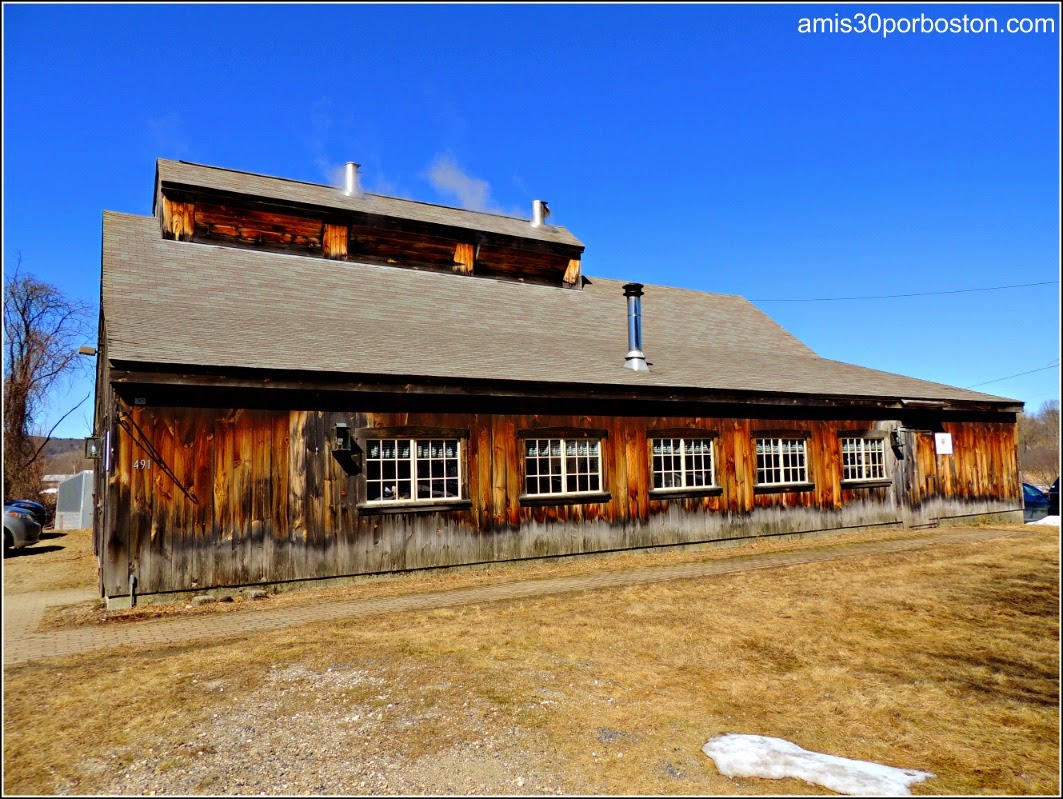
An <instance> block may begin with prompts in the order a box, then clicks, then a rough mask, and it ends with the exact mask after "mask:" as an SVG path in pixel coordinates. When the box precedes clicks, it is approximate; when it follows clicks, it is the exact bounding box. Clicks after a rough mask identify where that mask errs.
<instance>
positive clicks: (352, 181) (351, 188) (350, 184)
mask: <svg viewBox="0 0 1063 799" xmlns="http://www.w3.org/2000/svg"><path fill="white" fill-rule="evenodd" d="M359 166H361V164H356V163H354V161H348V162H347V166H346V168H345V169H344V171H343V175H344V188H343V193H344V194H346V195H347V196H348V197H357V196H358V195H359V194H361V193H362V189H361V187H360V186H359V185H358V167H359Z"/></svg>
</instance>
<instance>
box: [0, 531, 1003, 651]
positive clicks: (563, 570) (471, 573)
mask: <svg viewBox="0 0 1063 799" xmlns="http://www.w3.org/2000/svg"><path fill="white" fill-rule="evenodd" d="M995 529H1005V530H1022V529H1024V528H1023V526H1022V525H1017V526H996V527H995ZM85 532H87V531H78V533H79V534H80V533H85ZM913 535H916V533H914V532H913V531H911V530H903V529H881V530H861V531H855V532H850V533H839V534H835V535H827V536H823V537H806V538H791V537H786V536H780V537H774V538H762V539H754V540H744V541H739V542H735V543H734V544H733V545H727V546H712V547H705V548H697V547H686V548H671V547H670V548H662V549H659V550H642V551H635V552H616V553H607V554H599V555H593V556H581V557H575V558H561V559H556V560H541V561H540V560H532V561H523V562H511V563H501V564H492V565H487V566H477V567H471V568H465V569H461V568H458V569H439V570H423V571H418V572H410V573H404V574H396V575H380V576H371V577H365V578H361V579H359V581H357V582H353V583H351V584H349V585H343V586H333V587H331V588H318V589H314V588H311V587H307V588H302V589H299V590H294V591H287V592H284V593H270V594H269V595H268V597H266V598H265V599H261V600H254V601H252V600H249V599H247V598H246V596H236V597H234V598H233V601H231V602H214V603H209V604H205V605H195V606H191V605H189V604H187V603H186V602H184V601H177V602H172V603H169V604H162V603H154V604H144V605H139V606H138V607H135V608H130V609H127V610H111V611H108V610H106V609H105V607H104V603H103V602H102V601H101V600H91V601H86V602H81V603H78V604H74V605H63V606H55V607H50V608H48V609H47V611H46V612H45V616H44V618H43V620H42V622H41V624H40V627H39V629H41V630H42V631H47V630H60V629H68V628H71V627H79V626H83V625H95V624H115V623H125V622H135V621H140V620H144V619H154V618H165V617H174V616H185V617H187V616H200V615H206V614H211V613H231V612H239V611H245V610H253V609H255V608H262V607H270V608H284V607H300V606H304V605H312V604H317V603H319V602H329V601H334V600H340V599H344V600H346V599H373V598H378V597H388V596H399V595H403V594H422V593H428V592H433V591H447V590H453V589H458V588H470V587H473V586H481V585H495V584H499V583H505V582H511V581H513V580H535V579H546V578H554V577H575V576H580V575H586V574H592V573H593V574H597V573H600V572H602V571H627V570H631V569H638V568H649V567H653V566H669V565H674V564H680V563H702V562H706V561H713V560H720V559H725V558H731V557H734V556H736V555H753V554H765V553H769V552H790V551H801V550H805V549H824V548H826V549H830V548H836V547H841V546H844V545H845V544H848V543H853V542H856V541H890V540H897V539H904V538H910V537H912V536H913ZM69 546H72V547H73V548H75V552H77V553H78V555H77V557H78V562H79V563H81V562H82V559H83V558H85V557H88V558H89V559H92V554H91V552H92V550H91V536H88V537H85V536H79V537H76V538H75V539H74V540H73V542H72V543H71V544H69ZM55 554H59V553H55ZM52 557H53V553H48V554H46V555H43V556H42V557H41V558H40V559H39V562H40V563H49V558H52ZM69 558H70V556H65V557H64V559H63V561H62V562H64V563H65V562H68V561H69ZM18 565H19V566H21V565H22V564H18ZM26 565H27V567H31V568H26V569H24V570H23V573H22V574H20V578H21V579H20V582H19V583H18V584H16V586H15V587H14V590H15V591H16V592H18V591H26V590H54V589H52V588H39V587H36V584H35V583H34V582H33V580H34V575H36V574H42V575H47V573H48V572H46V571H44V570H41V569H39V566H38V563H33V564H26ZM89 565H90V566H91V567H92V578H91V585H92V586H95V585H96V567H95V562H94V560H93V562H92V563H90V564H89ZM81 572H82V573H83V574H85V575H87V574H88V570H87V569H82V570H81ZM72 580H73V576H72V577H71V581H72ZM42 584H45V583H42ZM85 585H86V586H89V585H90V583H89V582H85ZM5 590H8V589H6V588H5Z"/></svg>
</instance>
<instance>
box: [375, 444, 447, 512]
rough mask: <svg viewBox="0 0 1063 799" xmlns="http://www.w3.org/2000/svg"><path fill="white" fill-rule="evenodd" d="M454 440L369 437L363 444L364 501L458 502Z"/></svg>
mask: <svg viewBox="0 0 1063 799" xmlns="http://www.w3.org/2000/svg"><path fill="white" fill-rule="evenodd" d="M463 457H464V452H463V448H462V445H461V439H458V438H432V439H415V438H370V439H367V440H366V442H365V497H366V502H438V501H439V500H445V499H461V472H462V458H463Z"/></svg>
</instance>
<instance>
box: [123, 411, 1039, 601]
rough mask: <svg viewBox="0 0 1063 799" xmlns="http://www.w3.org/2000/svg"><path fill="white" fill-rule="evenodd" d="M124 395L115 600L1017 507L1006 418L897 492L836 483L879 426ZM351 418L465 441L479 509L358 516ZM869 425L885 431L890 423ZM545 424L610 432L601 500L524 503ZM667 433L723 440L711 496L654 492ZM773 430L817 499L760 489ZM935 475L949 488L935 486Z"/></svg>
mask: <svg viewBox="0 0 1063 799" xmlns="http://www.w3.org/2000/svg"><path fill="white" fill-rule="evenodd" d="M116 402H118V407H119V410H120V413H119V414H118V415H119V421H118V424H117V431H118V432H117V440H116V450H117V461H116V463H115V467H114V469H113V474H112V475H111V476H110V478H109V482H108V490H109V491H111V492H113V494H114V496H113V502H114V504H113V513H112V514H111V525H110V527H109V529H107V530H106V531H105V539H106V540H105V541H104V548H103V552H104V554H103V572H104V574H103V589H104V592H105V593H106V594H107V595H117V594H122V593H126V592H128V575H129V574H130V573H131V572H132V573H135V574H136V575H137V580H138V583H139V590H140V591H141V592H145V593H148V592H163V591H175V590H188V589H193V588H199V587H207V586H212V585H218V586H236V585H247V584H255V583H270V582H282V581H286V580H296V579H305V578H314V577H332V576H340V575H349V574H362V573H375V572H386V571H393V570H401V569H413V568H422V567H429V566H438V565H450V564H459V563H473V562H485V561H495V560H507V559H516V558H526V557H536V556H544V555H558V554H570V553H577V552H590V551H602V550H612V549H623V548H630V547H643V546H654V545H658V544H674V543H685V542H694V541H708V540H717V539H724V538H735V537H741V536H748V535H764V534H771V533H782V532H799V531H802V530H814V529H825V528H836V527H848V526H861V525H867V524H883V523H901V522H910V521H911V520H912V519H913V518H915V517H914V516H912V512H913V511H912V509H913V508H915V509H916V510H918V509H919V508H920V507H921V506H926V507H928V508H930V509H931V510H933V512H940V511H942V509H944V510H945V511H949V509H950V508H951V509H952V511H954V512H957V513H960V512H962V511H963V509H964V508H975V509H984V510H985V511H992V510H1004V509H1014V508H1021V499H1020V498H1019V480H1018V468H1017V462H1016V438H1015V425H1014V424H1011V423H1000V424H996V423H973V422H964V423H947V424H946V425H945V429H946V430H947V431H948V432H951V433H952V434H953V441H954V454H953V455H951V456H940V457H937V456H934V454H933V437H932V436H927V435H923V436H922V437H920V436H919V434H916V433H912V434H909V435H910V436H912V437H913V440H912V442H911V444H909V446H908V448H907V451H906V452H905V453H904V455H905V457H902V458H901V459H898V458H897V457H896V455H895V454H894V453H893V451H892V450H890V448H889V447H888V446H887V447H886V449H887V450H888V451H887V454H886V461H887V463H886V466H887V475H888V476H889V477H890V478H892V482H890V483H889V484H888V485H886V484H879V485H875V486H873V487H854V486H851V485H846V486H843V485H842V483H841V461H840V443H839V439H838V434H839V431H844V430H850V431H859V430H866V429H868V427H869V426H870V425H869V424H868V423H863V424H858V423H854V424H848V423H843V422H838V421H822V420H815V421H810V420H791V421H778V420H772V421H770V422H764V421H760V420H751V419H742V418H707V417H684V418H679V417H649V416H647V417H615V416H605V415H572V416H562V415H539V414H511V415H507V414H478V413H470V414H457V413H418V414H413V413H406V412H393V413H338V412H328V411H306V410H292V411H286V410H285V411H273V410H247V409H232V410H216V409H205V408H198V409H189V408H153V407H145V406H127V405H124V404H122V403H121V401H120V400H119V401H116ZM340 422H342V423H344V424H346V425H348V426H349V428H350V429H352V430H356V429H359V428H381V427H401V426H408V425H418V426H422V427H436V428H455V429H460V430H463V431H467V437H463V438H462V442H463V446H464V449H465V459H464V464H463V468H464V475H463V480H462V484H463V486H464V490H465V492H466V495H467V496H466V499H467V500H468V502H466V503H464V504H463V506H461V507H456V508H439V509H436V510H432V511H428V512H425V511H417V512H410V513H399V514H381V513H379V512H372V511H371V510H370V509H366V508H362V509H361V510H359V505H360V504H361V503H363V502H364V501H365V481H364V478H363V477H362V476H360V475H358V474H349V473H348V471H347V470H346V469H345V467H344V464H343V463H342V462H341V459H339V458H336V457H334V456H333V454H332V450H331V435H332V430H333V428H334V426H335V425H336V424H337V423H340ZM875 426H877V427H879V428H881V429H882V430H887V429H891V428H892V427H896V426H897V423H896V422H893V421H882V422H878V423H876V424H875ZM543 428H578V429H600V430H603V431H605V433H606V436H605V438H604V440H603V442H602V450H601V454H602V469H603V486H602V487H603V489H604V490H605V491H607V492H608V493H609V498H608V499H607V500H602V501H593V502H588V503H585V504H566V503H565V502H563V501H561V502H559V503H557V504H538V503H536V504H532V503H522V502H521V500H520V497H521V495H522V494H523V474H524V462H523V447H522V443H521V440H520V439H519V438H518V436H517V431H518V430H521V431H527V430H536V429H543ZM664 428H687V429H690V430H691V431H697V430H701V431H713V432H714V433H715V434H716V437H715V445H714V454H715V472H716V482H717V484H718V486H719V491H718V492H716V493H715V494H714V495H704V496H694V497H683V498H668V497H665V496H661V495H659V494H654V493H653V492H652V491H651V487H652V480H651V456H650V451H649V447H648V443H647V439H648V432H647V431H651V430H655V429H664ZM769 428H770V430H771V431H773V433H774V434H779V432H780V431H787V430H791V431H793V432H794V434H795V435H800V436H802V437H806V441H807V458H808V468H809V478H810V481H811V482H812V484H813V486H812V487H811V488H810V489H808V490H801V491H773V492H764V491H761V490H758V488H757V486H756V485H755V480H756V455H755V449H754V440H755V438H756V437H757V435H758V431H763V430H766V429H769ZM691 435H694V434H693V433H692V434H691ZM923 438H929V441H930V447H931V449H930V450H929V451H927V450H926V447H925V443H920V442H922V440H923ZM932 472H934V473H935V474H936V475H938V476H939V479H935V480H930V479H929V478H930V477H931V473H932ZM942 475H943V476H944V477H940V476H942ZM934 503H937V504H936V505H935V504H934ZM942 503H945V504H944V505H943V504H942ZM949 503H951V504H949ZM979 503H981V504H979ZM957 509H958V510H957Z"/></svg>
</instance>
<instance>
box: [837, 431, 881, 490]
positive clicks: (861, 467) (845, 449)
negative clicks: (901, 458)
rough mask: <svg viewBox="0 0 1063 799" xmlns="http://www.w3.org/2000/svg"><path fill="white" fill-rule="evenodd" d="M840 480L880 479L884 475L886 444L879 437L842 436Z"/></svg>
mask: <svg viewBox="0 0 1063 799" xmlns="http://www.w3.org/2000/svg"><path fill="white" fill-rule="evenodd" d="M841 445H842V480H882V479H884V478H885V477H886V446H885V441H884V440H883V439H881V438H865V437H863V436H853V437H846V438H842V440H841Z"/></svg>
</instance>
